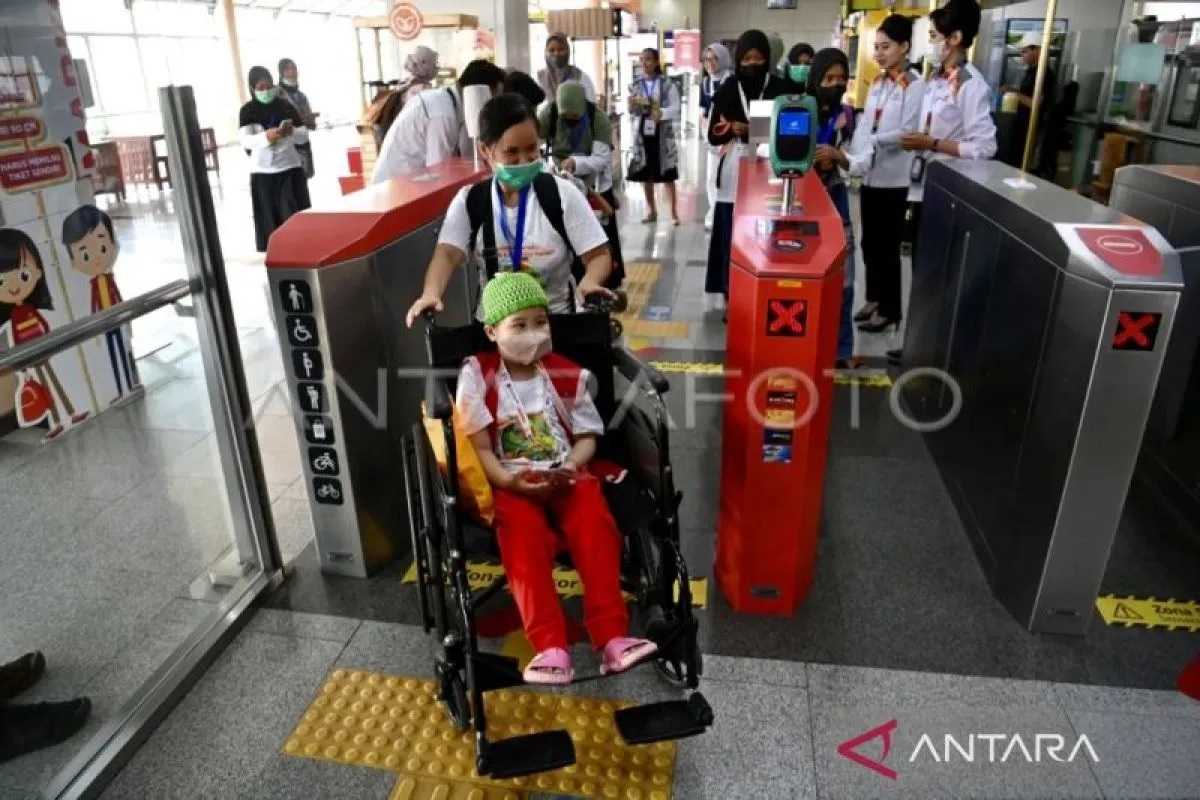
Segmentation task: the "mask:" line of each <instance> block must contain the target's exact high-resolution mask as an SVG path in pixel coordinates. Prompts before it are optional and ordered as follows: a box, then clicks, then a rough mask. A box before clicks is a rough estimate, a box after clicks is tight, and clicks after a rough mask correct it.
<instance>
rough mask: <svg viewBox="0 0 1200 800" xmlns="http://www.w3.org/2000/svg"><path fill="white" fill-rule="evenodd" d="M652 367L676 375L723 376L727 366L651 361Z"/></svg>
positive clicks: (694, 362)
mask: <svg viewBox="0 0 1200 800" xmlns="http://www.w3.org/2000/svg"><path fill="white" fill-rule="evenodd" d="M649 363H650V366H652V367H654V368H655V369H656V370H658V371H659V372H665V373H668V374H674V375H685V374H691V375H723V374H725V365H724V364H721V363H718V362H716V361H651V362H649Z"/></svg>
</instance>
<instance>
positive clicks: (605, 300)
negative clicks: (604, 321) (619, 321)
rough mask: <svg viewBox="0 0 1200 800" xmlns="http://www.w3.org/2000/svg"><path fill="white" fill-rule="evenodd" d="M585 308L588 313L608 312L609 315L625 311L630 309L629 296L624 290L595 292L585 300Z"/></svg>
mask: <svg viewBox="0 0 1200 800" xmlns="http://www.w3.org/2000/svg"><path fill="white" fill-rule="evenodd" d="M583 307H584V308H585V309H587V310H588V311H597V312H607V313H609V314H614V313H617V314H619V313H620V312H622V311H624V310H625V309H626V308H628V307H629V296H628V295H626V294H625V291H624V290H622V289H617V290H616V291H612V290H607V289H606V290H605V291H604V292H594V293H593V294H589V295H587V296H586V297H584V298H583Z"/></svg>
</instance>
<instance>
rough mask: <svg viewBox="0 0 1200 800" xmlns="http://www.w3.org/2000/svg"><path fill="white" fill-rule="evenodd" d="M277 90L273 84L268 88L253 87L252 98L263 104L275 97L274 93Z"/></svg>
mask: <svg viewBox="0 0 1200 800" xmlns="http://www.w3.org/2000/svg"><path fill="white" fill-rule="evenodd" d="M278 91H279V90H278V89H276V88H275V87H274V86H272V87H271V88H270V89H255V90H254V99H255V100H257V101H258V102H260V103H262V104H263V105H266V104H267V103H270V102H271V101H272V100H274V99H275V94H276V92H278Z"/></svg>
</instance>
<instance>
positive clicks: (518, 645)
mask: <svg viewBox="0 0 1200 800" xmlns="http://www.w3.org/2000/svg"><path fill="white" fill-rule="evenodd" d="M500 655H502V656H508V657H509V658H515V659H516V660H517V668H518V669H521V670H524V669H525V667H526V665H528V664H529V662H530V661H532V660H533V656H534V652H533V645H531V644H530V643H529V639H528V638H526V636H525V631H523V630H519V629H518V630H515V631H513V632H512V633H510V634H508V635H506V636H505V637H504V644H503V645H502V646H501V647H500Z"/></svg>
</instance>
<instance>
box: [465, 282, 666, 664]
mask: <svg viewBox="0 0 1200 800" xmlns="http://www.w3.org/2000/svg"><path fill="white" fill-rule="evenodd" d="M482 307H483V321H484V325H485V331H486V333H487V336H488V338H489V339H490V340H492V341H494V342H495V343H496V347H497V351H498V352H485V353H479V354H477V355H475V356H472V357H470V358H468V359H466V361H465V362H464V363H463V366H462V371H461V374H460V376H459V380H458V389H457V397H456V399H455V403H456V406H457V409H458V413H459V414H460V415H461V416H462V421H463V423H464V425H465V429H466V432H467V433H468V434H469V435H470V438H471V443H472V444H473V445H474V447H475V451H476V452H477V453H478V455H479V460H480V462H481V464H482V465H483V469H484V471H485V472H486V473H487V477H488V481H489V483H491V486H492V492H493V497H494V503H495V529H496V538H497V541H498V543H499V547H500V558H501V561H502V562H503V564H504V570H505V573H506V574H507V576H508V582H509V587H510V589H511V591H512V595H513V597H514V598H515V600H516V603H517V609H518V611H519V612H520V614H521V621H522V624H523V626H524V629H525V635H526V637H527V638H528V639H529V642H530V644H532V645H533V649H534V651H535V653H536V655H535V656H534V658H533V659H532V660H531V661H530V662H529V665H528V666H527V667H526V668H525V671H524V679H525V681H526V682H528V683H537V684H567V683H570V682H571V681H572V680H573V679H574V670H573V668H572V665H571V655H570V653H569V652H568V650H567V628H566V621H565V618H564V616H563V611H562V607H561V606H560V604H559V601H558V595H557V594H556V592H555V588H554V579H553V576H552V571H553V569H554V557H555V554H556V553H557V552H558V551H559V549H560V536H561V539H562V540H565V544H566V549H567V550H568V552H569V553H570V554H571V558H572V560H573V562H574V564H575V567H576V569H577V570H578V571H579V575H580V578H581V579H582V581H583V585H584V598H583V608H584V625H585V627H586V628H587V631H588V636H589V638H590V639H591V641H592V645H593V646H594V647H595V648H596V649H597V650H599V651H600V652H601V656H602V662H601V668H600V669H601V672H602V673H605V674H608V673H614V672H622V671H624V670H627V669H629V668H630V667H632V666H634V665H635V664H637V663H639V662H641V661H643V660H645V659H646V658H648V657H650V656H652V655H653V654H654V653H655V652H656V650H657V646H656V645H655V644H654V642H651V641H649V640H647V639H637V638H631V637H629V636H627V635H626V634H627V632H628V629H629V616H628V612H627V611H626V608H625V601H624V598H623V597H622V594H621V587H620V568H621V547H622V537H621V533H620V531H619V530H618V528H617V524H616V522H614V520H613V517H612V515H611V514H610V513H609V509H608V506H607V505H606V504H605V499H604V493H603V491H602V489H603V487H602V486H601V480H600V478H599V477H598V476H597V474H596V470H595V469H594V467H595V465H591V466H589V465H590V462H591V461H592V457H593V456H594V455H595V453H596V443H597V439H598V437H600V436H601V435H602V434H603V433H604V423H603V421H602V420H601V418H600V414H599V412H598V411H597V410H596V406H595V404H594V403H593V401H592V398H591V396H590V394H589V393H588V388H587V387H588V382H589V374H588V372H587V371H586V370H584V369H581V368H580V367H579V366H577V365H576V364H574V363H573V362H571V361H570V360H568V359H566V358H564V357H562V356H559V355H556V354H555V353H553V352H551V341H550V318H549V301H548V300H547V297H546V293H545V291H544V290H543V289H542V286H541V284H540V283H539V282H538V280H537V279H536V278H535V277H534V276H532V275H531V274H529V273H523V272H501V273H498V274H497V275H496V276H495V277H494V278H493V279H492V280H491V281H489V282H488V283H487V285H486V286H485V287H484V289H483V298H482Z"/></svg>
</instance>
